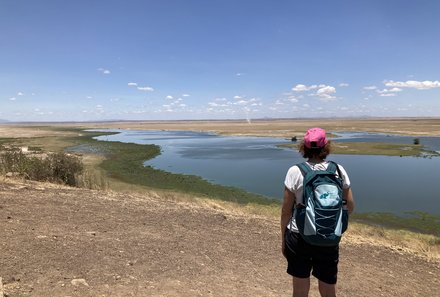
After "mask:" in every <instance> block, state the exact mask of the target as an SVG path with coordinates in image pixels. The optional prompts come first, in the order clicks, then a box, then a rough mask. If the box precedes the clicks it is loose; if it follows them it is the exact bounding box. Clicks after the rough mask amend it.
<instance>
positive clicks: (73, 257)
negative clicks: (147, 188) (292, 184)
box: [0, 181, 440, 297]
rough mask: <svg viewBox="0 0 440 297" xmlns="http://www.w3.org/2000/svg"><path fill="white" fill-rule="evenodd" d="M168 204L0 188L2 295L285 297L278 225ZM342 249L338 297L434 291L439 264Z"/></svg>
mask: <svg viewBox="0 0 440 297" xmlns="http://www.w3.org/2000/svg"><path fill="white" fill-rule="evenodd" d="M169 196H170V197H167V195H162V196H161V197H159V196H158V195H157V194H155V193H146V194H144V195H141V194H123V193H114V192H100V191H90V190H84V189H74V188H66V187H60V186H54V185H49V184H39V183H20V182H11V181H3V182H2V181H0V226H1V227H0V228H1V229H0V234H1V242H0V277H1V278H2V280H3V290H4V293H5V294H7V296H10V297H13V296H112V297H113V296H290V294H291V292H290V288H291V281H290V277H289V276H288V275H287V274H286V273H285V261H284V259H283V258H282V256H281V254H280V247H279V230H278V229H279V228H278V221H277V220H276V219H270V218H266V217H258V216H255V215H249V214H242V213H238V212H231V211H226V210H223V209H221V208H219V207H213V206H212V205H214V204H211V206H209V205H207V204H203V203H196V202H192V203H190V202H182V201H176V200H175V199H173V197H171V195H169ZM347 238H348V237H347ZM341 249H342V251H341V263H340V281H339V284H338V287H339V296H350V297H351V296H399V297H404V296H437V295H436V294H438V292H440V281H439V279H438V275H439V274H440V267H439V263H432V262H427V261H426V260H422V259H420V258H417V257H416V256H414V255H411V254H408V253H405V252H399V253H398V252H396V251H393V250H391V249H389V248H386V247H378V246H371V245H368V244H365V243H358V244H357V243H355V242H351V240H344V242H343V243H342V247H341ZM314 283H315V282H314ZM0 291H1V286H0ZM310 295H311V296H318V294H317V290H316V286H313V288H312V293H311V294H310Z"/></svg>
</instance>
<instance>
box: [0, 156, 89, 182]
mask: <svg viewBox="0 0 440 297" xmlns="http://www.w3.org/2000/svg"><path fill="white" fill-rule="evenodd" d="M0 171H1V172H2V173H7V172H13V173H18V174H19V175H21V176H23V177H24V178H26V179H30V180H37V181H48V182H56V183H64V184H67V185H69V186H77V185H78V181H77V176H78V175H79V174H80V173H81V172H82V171H83V164H82V162H81V160H80V158H79V157H77V156H74V155H69V154H66V153H63V152H61V153H53V154H49V155H47V156H39V157H36V156H28V155H26V154H24V153H23V152H22V151H21V150H20V149H18V148H8V149H3V151H1V152H0Z"/></svg>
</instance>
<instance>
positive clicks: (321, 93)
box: [316, 85, 336, 101]
mask: <svg viewBox="0 0 440 297" xmlns="http://www.w3.org/2000/svg"><path fill="white" fill-rule="evenodd" d="M334 93H336V88H335V87H332V86H322V85H320V89H318V91H316V96H318V97H319V98H320V99H321V101H332V100H335V99H336V97H334V96H332V95H331V94H334Z"/></svg>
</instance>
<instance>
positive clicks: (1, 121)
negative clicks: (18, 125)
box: [0, 119, 9, 123]
mask: <svg viewBox="0 0 440 297" xmlns="http://www.w3.org/2000/svg"><path fill="white" fill-rule="evenodd" d="M7 122H9V121H8V120H2V119H0V123H7Z"/></svg>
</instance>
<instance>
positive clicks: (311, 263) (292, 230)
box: [281, 128, 354, 297]
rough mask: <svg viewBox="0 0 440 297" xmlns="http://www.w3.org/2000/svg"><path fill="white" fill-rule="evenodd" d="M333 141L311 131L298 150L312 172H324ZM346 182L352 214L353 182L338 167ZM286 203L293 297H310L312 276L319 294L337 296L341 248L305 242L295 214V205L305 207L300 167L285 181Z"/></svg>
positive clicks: (285, 247)
mask: <svg viewBox="0 0 440 297" xmlns="http://www.w3.org/2000/svg"><path fill="white" fill-rule="evenodd" d="M330 145H331V144H330V141H329V140H328V139H327V137H326V133H325V130H323V129H321V128H312V129H309V130H308V131H307V132H306V134H305V136H304V139H303V141H302V142H301V144H300V146H299V152H300V153H301V154H302V156H303V157H304V158H306V159H307V161H306V164H307V165H308V166H309V167H310V168H311V169H312V170H325V169H326V168H327V166H328V164H329V162H327V161H326V158H327V156H328V155H329V154H330ZM337 166H338V167H339V170H337V173H336V174H341V175H342V176H341V178H342V180H343V199H344V201H345V203H346V204H345V206H344V207H345V208H346V209H347V210H348V212H349V213H351V212H352V211H353V209H354V200H353V194H352V191H351V187H350V179H349V177H348V175H347V172H346V171H345V169H344V168H343V167H342V166H341V165H339V164H338V165H337ZM284 185H285V189H284V200H283V206H282V211H281V238H282V252H283V255H284V256H285V257H286V259H287V262H288V265H287V273H289V274H290V275H292V277H293V296H294V297H307V296H308V294H309V289H310V273H311V272H312V274H313V276H315V277H316V278H317V279H318V286H319V292H320V294H321V296H323V297H333V296H336V281H337V272H338V261H339V245H335V246H330V247H327V246H326V247H322V246H314V245H311V244H309V243H307V242H305V241H304V239H303V238H302V237H301V235H300V234H299V231H298V228H297V225H296V222H295V216H294V213H293V212H294V211H296V209H295V206H296V205H302V204H303V201H302V200H303V197H302V194H303V175H302V173H301V170H300V169H299V167H298V166H297V165H294V166H292V167H290V169H289V170H288V172H287V175H286V179H285V181H284Z"/></svg>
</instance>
